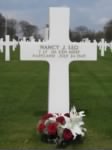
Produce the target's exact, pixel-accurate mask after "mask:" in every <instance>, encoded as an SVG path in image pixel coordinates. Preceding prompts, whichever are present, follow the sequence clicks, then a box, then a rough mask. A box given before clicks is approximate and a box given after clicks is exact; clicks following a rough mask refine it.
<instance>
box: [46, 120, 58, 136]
mask: <svg viewBox="0 0 112 150" xmlns="http://www.w3.org/2000/svg"><path fill="white" fill-rule="evenodd" d="M47 129H48V134H49V135H56V132H57V123H51V124H49V125H48V127H47Z"/></svg>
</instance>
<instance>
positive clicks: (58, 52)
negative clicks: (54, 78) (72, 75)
mask: <svg viewBox="0 0 112 150" xmlns="http://www.w3.org/2000/svg"><path fill="white" fill-rule="evenodd" d="M32 57H38V58H39V57H43V58H44V57H45V58H75V57H83V58H84V57H85V54H81V53H80V49H79V46H78V45H61V46H60V45H44V44H42V45H39V47H38V53H35V54H33V55H32Z"/></svg>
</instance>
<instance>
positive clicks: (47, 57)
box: [20, 7, 97, 113]
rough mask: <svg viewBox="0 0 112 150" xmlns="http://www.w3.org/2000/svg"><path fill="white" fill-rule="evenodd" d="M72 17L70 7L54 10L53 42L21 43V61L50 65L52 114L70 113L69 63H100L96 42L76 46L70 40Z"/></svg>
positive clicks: (49, 99) (52, 10) (50, 31)
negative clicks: (70, 19) (70, 21)
mask: <svg viewBox="0 0 112 150" xmlns="http://www.w3.org/2000/svg"><path fill="white" fill-rule="evenodd" d="M69 18H70V9H69V8H66V7H64V8H63V7H52V8H50V13H49V40H48V41H44V42H36V41H32V42H31V41H20V59H21V60H24V61H27V60H30V61H47V62H48V63H49V85H48V86H49V94H48V112H52V113H67V112H69V99H70V95H69V64H70V63H71V62H72V61H87V60H88V61H96V60H97V43H96V42H93V43H90V42H89V43H84V42H80V43H78V42H73V43H72V42H71V41H70V40H69ZM37 99H38V98H37ZM43 104H44V102H43Z"/></svg>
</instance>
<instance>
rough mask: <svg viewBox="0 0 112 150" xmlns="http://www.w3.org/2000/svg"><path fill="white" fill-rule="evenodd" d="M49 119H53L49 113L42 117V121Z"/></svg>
mask: <svg viewBox="0 0 112 150" xmlns="http://www.w3.org/2000/svg"><path fill="white" fill-rule="evenodd" d="M50 117H53V115H52V114H51V113H47V114H45V115H43V116H42V120H47V119H49V118H50Z"/></svg>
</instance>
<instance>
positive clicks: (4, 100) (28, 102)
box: [0, 50, 112, 148]
mask: <svg viewBox="0 0 112 150" xmlns="http://www.w3.org/2000/svg"><path fill="white" fill-rule="evenodd" d="M18 54H19V52H18V50H17V51H16V52H13V53H12V55H11V58H12V60H11V61H10V62H4V60H3V59H4V54H0V148H55V145H52V144H46V143H42V142H41V140H40V136H39V134H37V133H36V130H35V128H36V124H37V122H38V120H39V117H40V116H41V115H42V114H43V113H45V112H46V111H47V103H48V102H47V100H48V70H49V66H48V64H47V63H45V62H20V61H19V58H18ZM70 104H71V106H73V105H76V107H77V108H78V110H85V112H86V115H87V117H86V118H85V126H86V128H87V130H88V132H87V135H86V137H85V139H84V140H83V142H80V143H75V142H74V143H73V144H71V145H70V146H68V148H112V54H111V53H110V52H109V51H107V52H106V55H105V57H102V58H101V57H99V58H98V61H97V62H74V63H72V64H71V65H70Z"/></svg>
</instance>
